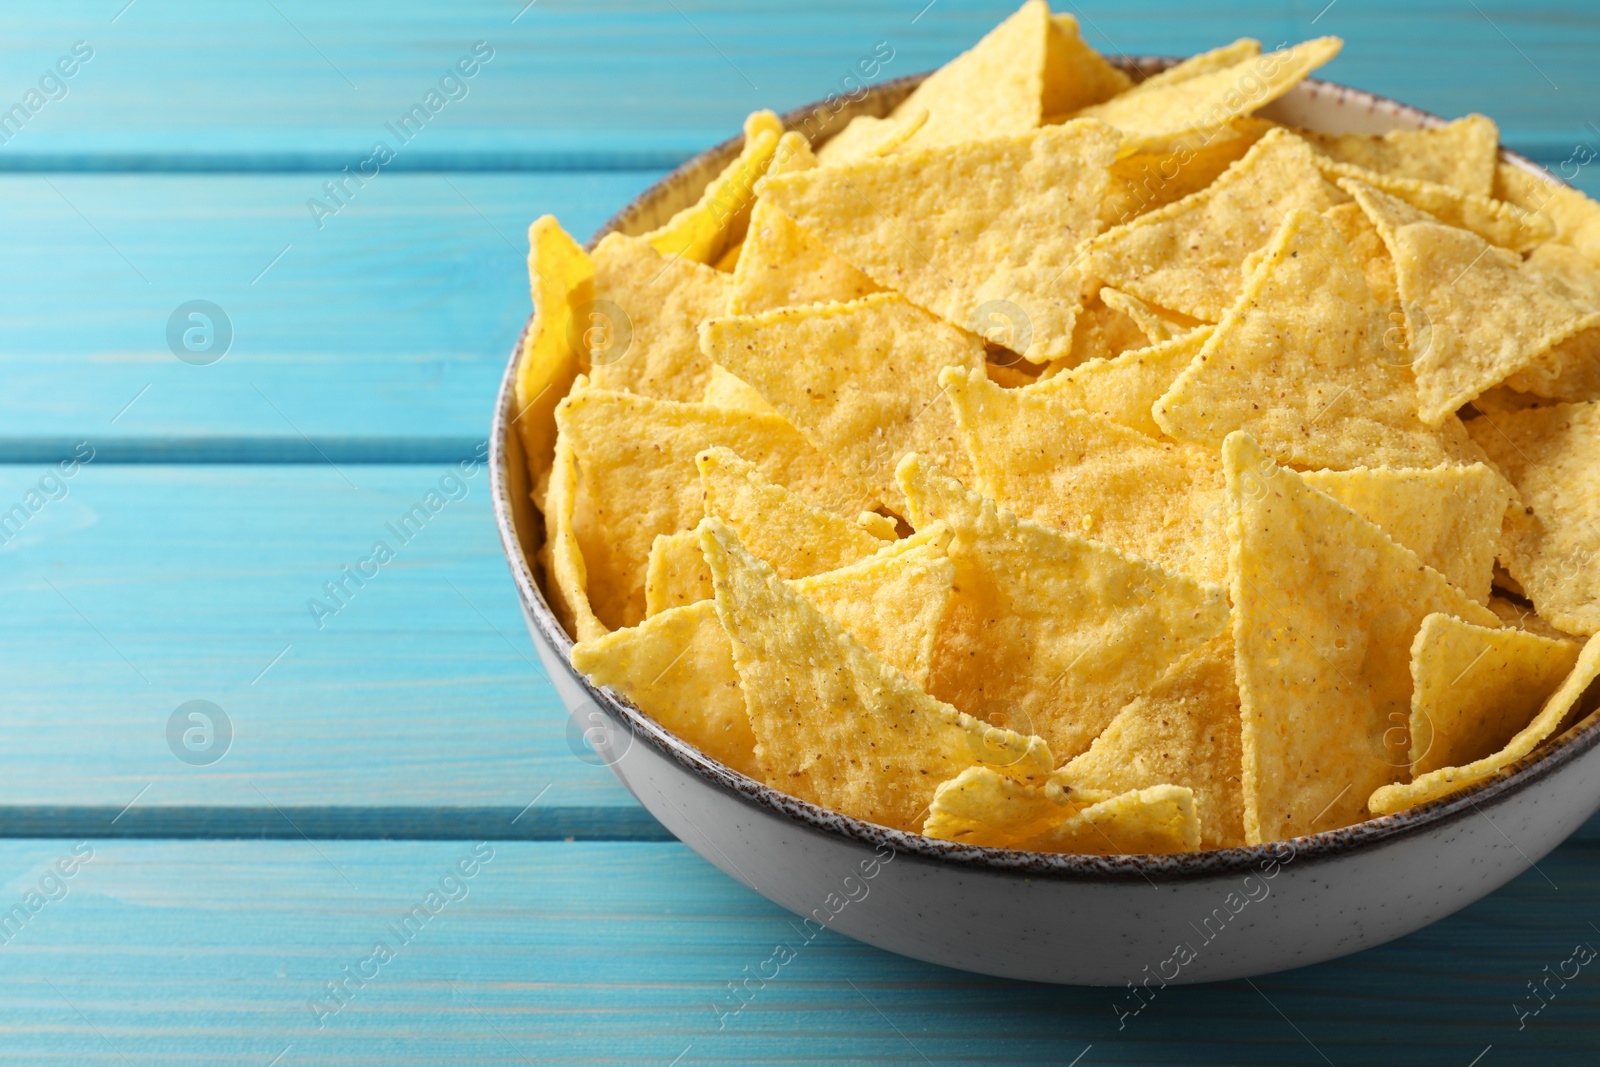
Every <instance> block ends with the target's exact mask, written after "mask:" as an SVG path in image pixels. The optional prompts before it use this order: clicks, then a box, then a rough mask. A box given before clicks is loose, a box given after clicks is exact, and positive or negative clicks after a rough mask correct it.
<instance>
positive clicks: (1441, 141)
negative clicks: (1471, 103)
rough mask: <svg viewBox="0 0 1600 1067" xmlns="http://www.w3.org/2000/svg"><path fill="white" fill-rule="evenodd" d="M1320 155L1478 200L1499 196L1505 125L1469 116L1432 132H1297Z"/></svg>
mask: <svg viewBox="0 0 1600 1067" xmlns="http://www.w3.org/2000/svg"><path fill="white" fill-rule="evenodd" d="M1295 132H1296V133H1298V134H1299V135H1300V136H1301V137H1303V138H1305V140H1306V141H1308V142H1309V143H1310V144H1311V147H1313V148H1315V149H1316V150H1317V151H1318V152H1320V153H1322V154H1323V155H1325V156H1327V157H1328V158H1329V159H1332V160H1334V161H1335V162H1338V163H1349V164H1352V165H1354V166H1357V167H1363V168H1365V169H1367V170H1370V171H1375V172H1377V173H1379V174H1388V175H1392V176H1394V177H1397V178H1415V179H1416V180H1418V181H1423V182H1431V183H1433V184H1435V185H1448V186H1450V187H1451V188H1453V189H1457V190H1460V191H1461V192H1463V193H1472V194H1474V195H1476V196H1483V197H1487V196H1492V195H1493V194H1494V168H1495V165H1496V163H1497V162H1498V161H1499V158H1500V127H1498V126H1496V125H1495V123H1494V120H1493V119H1490V118H1485V117H1484V116H1483V115H1468V116H1466V117H1465V118H1459V119H1456V120H1455V121H1454V122H1450V123H1446V124H1445V125H1443V126H1440V127H1439V128H1437V129H1432V130H1391V131H1390V132H1389V133H1386V134H1383V135H1381V136H1378V135H1373V134H1365V133H1342V134H1332V133H1318V132H1316V131H1314V130H1296V131H1295Z"/></svg>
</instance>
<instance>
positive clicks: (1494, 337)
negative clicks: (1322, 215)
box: [1345, 181, 1600, 426]
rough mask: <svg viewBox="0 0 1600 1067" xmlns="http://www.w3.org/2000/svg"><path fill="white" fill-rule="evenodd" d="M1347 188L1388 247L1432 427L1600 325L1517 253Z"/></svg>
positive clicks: (1599, 314)
mask: <svg viewBox="0 0 1600 1067" xmlns="http://www.w3.org/2000/svg"><path fill="white" fill-rule="evenodd" d="M1345 185H1346V188H1347V189H1349V191H1350V192H1351V193H1352V194H1353V195H1354V196H1355V197H1356V199H1357V202H1358V203H1359V204H1360V205H1361V207H1362V208H1363V209H1364V210H1365V211H1366V212H1367V215H1368V216H1369V217H1370V218H1371V219H1372V221H1373V223H1374V225H1376V226H1377V229H1378V232H1379V233H1380V234H1381V235H1382V237H1383V240H1384V243H1385V244H1387V245H1388V246H1389V254H1390V256H1391V258H1392V259H1393V261H1394V268H1395V279H1396V281H1397V282H1398V284H1399V291H1400V300H1401V303H1402V304H1403V305H1404V306H1405V312H1406V328H1407V330H1408V332H1409V333H1410V336H1411V341H1410V358H1411V369H1412V372H1413V373H1414V375H1415V376H1416V381H1417V395H1418V404H1419V407H1418V412H1419V414H1420V415H1421V416H1422V419H1423V421H1424V422H1426V423H1428V424H1429V425H1433V426H1437V425H1439V424H1440V423H1441V422H1442V421H1443V420H1444V419H1445V418H1447V417H1448V416H1449V415H1450V413H1452V412H1454V411H1455V410H1456V409H1457V408H1459V407H1461V406H1462V405H1463V404H1465V403H1467V402H1469V401H1471V400H1473V399H1474V398H1476V397H1477V396H1478V395H1479V394H1481V393H1482V392H1483V391H1484V390H1486V389H1489V388H1491V387H1492V386H1495V385H1498V384H1500V383H1501V382H1503V381H1505V380H1506V379H1507V378H1508V377H1510V376H1511V375H1513V374H1515V373H1517V372H1518V371H1520V370H1525V369H1527V368H1528V367H1530V366H1531V365H1533V364H1534V362H1535V361H1536V360H1537V359H1538V358H1539V357H1540V356H1542V355H1543V354H1545V353H1546V352H1549V351H1550V349H1552V348H1553V347H1555V346H1556V345H1558V344H1560V343H1562V342H1563V341H1566V340H1568V339H1569V338H1574V337H1576V336H1577V335H1578V334H1579V333H1581V332H1582V331H1584V330H1590V329H1593V328H1595V327H1600V310H1595V309H1593V308H1589V307H1585V306H1584V305H1582V304H1579V303H1576V302H1575V301H1574V300H1573V299H1572V297H1571V296H1570V295H1569V294H1568V292H1566V291H1565V290H1564V288H1563V287H1561V286H1558V285H1556V284H1553V283H1552V282H1551V281H1550V280H1549V279H1548V278H1547V276H1546V275H1545V274H1543V273H1541V272H1539V271H1538V270H1534V269H1530V268H1529V267H1527V265H1526V264H1524V263H1523V261H1522V257H1521V256H1518V255H1517V254H1516V253H1514V252H1508V251H1506V250H1505V249H1503V248H1495V247H1493V246H1491V245H1490V244H1489V243H1488V242H1486V241H1484V240H1483V239H1482V238H1480V237H1478V236H1476V235H1475V234H1472V233H1468V232H1467V231H1465V230H1461V229H1457V228H1456V227H1454V226H1447V225H1444V224H1443V223H1440V222H1439V221H1437V220H1435V219H1432V218H1430V217H1429V216H1428V215H1426V214H1424V213H1423V212H1421V211H1418V210H1416V209H1414V208H1412V207H1411V206H1410V205H1408V204H1406V203H1405V202H1404V201H1400V200H1397V199H1395V198H1394V197H1391V196H1387V195H1385V194H1384V193H1383V192H1381V191H1379V190H1377V189H1375V188H1373V187H1371V186H1367V185H1363V184H1361V183H1359V182H1353V181H1352V182H1346V183H1345Z"/></svg>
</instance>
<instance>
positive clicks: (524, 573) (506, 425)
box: [489, 56, 1600, 882]
mask: <svg viewBox="0 0 1600 1067" xmlns="http://www.w3.org/2000/svg"><path fill="white" fill-rule="evenodd" d="M1179 61H1180V60H1179V59H1177V58H1174V57H1168V56H1121V57H1117V58H1116V59H1114V60H1113V62H1114V63H1115V64H1116V65H1117V66H1119V67H1121V68H1122V69H1124V70H1127V71H1129V72H1130V73H1132V74H1134V75H1135V76H1148V75H1149V74H1151V73H1154V72H1156V71H1159V70H1162V69H1165V68H1166V67H1169V66H1172V65H1173V64H1175V63H1178V62H1179ZM927 73H931V72H924V73H921V74H912V75H907V76H904V77H901V78H896V79H893V80H891V81H885V82H882V83H879V84H878V85H875V86H873V87H871V88H870V89H868V90H866V92H865V93H864V94H863V96H862V97H860V98H858V99H857V100H856V101H855V102H856V103H857V104H859V103H860V102H861V101H862V100H872V99H880V100H881V99H884V98H889V97H892V96H893V95H894V94H900V95H902V96H903V95H904V94H905V93H908V92H909V91H910V90H911V89H912V88H914V87H915V86H916V85H917V83H919V82H920V81H921V80H922V79H923V78H925V77H927ZM1300 86H1301V87H1303V88H1304V91H1308V92H1310V93H1312V94H1313V95H1314V96H1327V97H1330V98H1331V99H1332V100H1333V102H1334V103H1335V104H1336V105H1338V106H1351V107H1359V108H1365V109H1367V110H1369V111H1379V110H1381V111H1384V112H1387V113H1389V114H1392V115H1395V116H1397V117H1400V118H1402V119H1405V120H1409V121H1410V122H1412V123H1414V124H1415V125H1416V127H1417V128H1422V129H1427V128H1437V127H1439V126H1443V125H1445V124H1446V120H1445V119H1443V118H1441V117H1439V116H1437V115H1434V114H1432V113H1431V112H1428V111H1424V110H1422V109H1420V108H1416V107H1412V106H1411V105H1409V104H1403V103H1400V102H1399V101H1397V100H1393V99H1390V98H1388V97H1384V96H1379V95H1377V94H1375V93H1369V92H1366V91H1365V90H1361V89H1354V88H1351V87H1349V86H1345V85H1340V84H1338V83H1336V82H1329V81H1324V80H1321V79H1315V78H1307V79H1305V80H1304V81H1302V82H1301V83H1300ZM1297 88H1299V87H1297ZM832 99H833V98H830V99H829V100H825V101H817V102H814V103H812V104H807V105H805V106H803V107H800V108H796V109H794V110H793V111H790V112H788V113H786V114H785V115H783V116H782V118H783V122H784V127H785V128H786V129H793V128H795V127H796V126H798V125H799V124H800V123H802V122H804V121H806V119H807V118H812V119H814V118H815V116H816V115H818V114H819V113H820V111H821V109H823V108H824V107H829V104H830V101H831V100H832ZM830 111H833V112H834V113H835V114H837V109H832V108H831V107H830ZM841 125H842V123H841ZM829 132H832V131H831V130H830V131H829ZM742 140H743V137H742V134H741V135H735V136H734V137H732V138H729V139H728V140H726V141H723V142H721V143H720V144H717V145H714V146H712V147H711V148H708V149H706V150H705V151H703V152H701V153H699V154H698V155H696V156H694V157H693V158H692V159H689V160H687V161H686V162H684V163H683V164H681V165H680V166H678V167H676V168H674V169H673V170H672V171H671V172H670V173H668V174H666V175H665V176H663V177H662V178H661V179H660V180H659V181H657V182H655V183H654V184H652V185H651V186H650V187H649V188H647V189H645V190H644V191H643V192H641V193H640V194H639V195H638V196H636V197H635V198H634V199H633V200H631V201H629V203H628V204H627V205H625V206H624V207H623V208H622V209H621V210H620V211H618V212H617V213H616V214H615V215H613V216H612V217H611V218H610V219H608V220H607V221H606V222H605V224H604V225H602V226H601V227H600V229H599V230H597V231H596V232H595V234H594V236H593V237H592V238H590V240H589V242H588V243H587V245H586V247H588V248H593V246H594V244H595V243H596V242H598V241H599V240H600V238H602V237H604V236H605V235H606V234H608V233H610V232H612V231H613V230H617V229H621V228H622V227H623V226H625V225H626V224H627V223H628V222H629V221H630V218H631V216H632V215H633V214H634V213H635V212H636V211H637V210H638V209H639V208H640V207H641V206H642V205H646V204H648V203H650V202H651V201H652V200H653V199H655V198H658V197H662V196H664V195H666V193H667V192H668V191H669V190H671V189H672V188H673V187H675V186H676V185H677V184H679V183H681V182H682V181H683V180H685V178H684V176H685V175H687V174H690V173H692V172H694V171H696V170H705V169H707V168H709V167H710V166H712V165H713V164H715V163H716V162H719V161H725V160H727V159H731V158H732V157H733V156H734V155H735V154H736V153H737V151H738V149H739V146H740V145H741V143H742ZM1500 161H1501V162H1505V163H1509V164H1511V165H1513V166H1516V167H1518V168H1519V169H1522V170H1525V171H1528V172H1530V173H1532V174H1535V175H1537V176H1538V177H1540V178H1541V179H1543V180H1545V181H1548V182H1551V183H1552V184H1554V185H1557V186H1559V187H1566V186H1567V183H1566V182H1564V181H1561V180H1560V179H1559V178H1557V177H1556V176H1555V175H1554V174H1552V173H1551V172H1550V171H1548V170H1546V169H1545V168H1543V167H1540V166H1539V165H1538V164H1536V163H1534V162H1533V161H1532V160H1530V159H1528V158H1526V157H1525V156H1522V155H1519V154H1517V153H1515V152H1511V151H1509V150H1507V149H1505V148H1501V149H1500ZM532 325H533V316H532V314H530V315H529V317H528V320H527V322H526V323H525V324H524V325H523V328H522V331H521V333H519V335H518V337H517V343H516V345H515V347H514V348H513V349H512V352H511V357H510V359H509V361H508V362H507V365H506V370H505V373H504V375H503V376H502V378H501V382H500V389H499V393H498V395H497V397H496V403H495V411H494V418H493V425H492V429H491V433H490V438H489V473H490V490H491V496H492V500H493V506H494V513H495V525H496V527H497V528H498V531H499V534H500V542H501V547H502V548H503V549H504V551H505V554H506V560H507V563H508V564H509V566H510V569H511V574H512V578H513V580H514V582H515V584H516V586H517V592H518V595H519V596H520V598H521V600H522V606H523V610H524V613H525V614H526V616H527V618H528V620H529V621H530V622H531V623H532V624H533V626H534V628H535V629H536V631H537V634H538V636H539V637H541V638H542V639H543V640H544V642H545V643H546V644H547V645H549V647H550V649H551V650H552V651H553V652H555V653H556V654H557V655H558V656H559V658H560V659H561V662H562V667H563V669H565V671H566V672H567V674H568V675H569V676H570V677H571V679H572V680H573V681H574V682H575V683H576V684H577V685H578V686H579V687H580V689H581V690H582V691H583V692H585V693H586V695H587V696H588V698H589V700H591V701H592V702H593V703H594V704H595V705H596V706H597V707H598V708H600V709H601V710H602V711H604V712H605V713H606V715H607V717H608V718H609V719H610V720H611V721H612V722H614V723H619V724H621V725H622V726H623V727H624V728H625V729H626V730H627V731H628V743H629V744H630V745H631V744H632V743H633V741H635V740H638V741H642V742H643V743H645V744H647V745H649V746H650V747H651V748H652V749H654V750H655V751H656V752H657V754H659V755H663V756H666V757H668V758H669V759H671V760H672V761H673V762H675V763H677V764H678V765H679V766H680V767H682V768H684V769H685V770H687V771H689V772H690V773H691V774H692V775H693V776H694V777H695V778H696V779H698V780H699V781H700V782H702V783H703V784H706V785H709V786H711V787H712V788H714V789H716V790H717V791H719V792H720V793H722V794H724V795H727V796H731V797H733V798H736V799H737V800H739V801H741V802H743V803H744V804H747V805H749V806H751V807H753V808H755V809H758V810H760V811H761V812H763V813H764V814H766V815H768V816H772V817H777V818H780V819H784V820H786V821H788V822H789V823H791V824H793V825H794V826H796V827H798V828H803V829H806V830H809V831H811V832H813V833H816V834H820V835H822V836H824V837H828V838H831V839H834V840H835V841H838V840H840V839H843V840H845V841H848V842H853V843H855V844H859V845H863V846H865V847H868V848H877V847H881V846H887V847H889V848H891V849H892V850H893V851H894V853H895V854H896V855H897V856H909V857H915V858H920V859H922V860H925V861H928V862H931V863H934V864H937V865H948V866H952V867H955V868H957V869H962V868H965V869H976V870H982V871H985V872H991V873H996V874H1012V875H1017V876H1021V877H1025V878H1028V879H1036V878H1044V879H1049V880H1052V881H1062V880H1065V881H1082V882H1091V881H1117V882H1122V881H1129V880H1137V879H1143V880H1145V881H1147V882H1153V881H1155V880H1163V881H1169V882H1175V881H1189V880H1194V879H1206V878H1218V877H1223V876H1228V875H1237V874H1242V873H1249V872H1252V871H1256V870H1265V869H1267V867H1268V866H1269V865H1271V864H1274V863H1283V862H1287V861H1288V860H1289V859H1293V860H1294V862H1295V865H1296V866H1297V867H1299V866H1301V865H1303V864H1304V863H1305V862H1306V861H1308V860H1309V861H1317V860H1331V859H1335V858H1338V857H1341V856H1345V855H1349V854H1351V853H1354V852H1358V851H1364V850H1366V851H1370V850H1373V849H1376V848H1380V847H1384V846H1389V845H1394V844H1397V843H1399V842H1401V841H1403V840H1404V839H1406V838H1408V837H1414V836H1416V835H1418V834H1420V833H1422V832H1423V831H1424V830H1433V829H1438V828H1442V827H1445V826H1447V825H1449V824H1451V823H1454V822H1456V821H1458V820H1460V819H1464V818H1466V817H1468V816H1470V815H1473V814H1484V808H1485V806H1498V805H1499V804H1502V803H1504V802H1506V801H1509V800H1511V799H1512V798H1514V797H1515V796H1516V795H1517V794H1519V793H1520V792H1522V791H1523V790H1524V789H1526V788H1527V787H1529V786H1531V785H1532V784H1534V783H1535V782H1538V781H1541V780H1543V779H1545V778H1547V777H1549V776H1550V775H1552V774H1554V773H1555V772H1556V771H1557V770H1559V769H1560V768H1562V767H1564V766H1566V765H1567V764H1569V763H1571V762H1572V761H1574V760H1576V759H1577V758H1579V757H1580V756H1582V755H1583V754H1584V753H1586V752H1588V751H1589V750H1590V749H1592V748H1594V747H1595V746H1596V745H1597V744H1600V709H1597V710H1595V711H1594V712H1592V713H1590V714H1589V715H1587V716H1586V717H1584V718H1583V719H1582V720H1581V721H1579V722H1578V723H1577V724H1575V725H1573V726H1571V727H1570V728H1568V729H1567V730H1566V731H1564V732H1563V733H1562V734H1561V735H1559V736H1558V737H1556V738H1553V739H1549V740H1547V741H1546V742H1545V743H1544V744H1543V745H1541V746H1539V747H1538V748H1536V749H1535V750H1534V751H1533V752H1532V753H1530V754H1529V755H1528V756H1526V757H1524V758H1523V759H1521V760H1518V761H1517V762H1515V763H1513V764H1511V765H1509V766H1507V767H1505V768H1502V769H1501V770H1500V771H1498V772H1496V773H1495V774H1493V775H1491V776H1489V777H1488V778H1485V779H1483V780H1482V781H1480V782H1478V783H1476V784H1474V785H1472V786H1470V787H1468V788H1466V789H1463V790H1460V791H1457V792H1455V793H1451V794H1449V795H1447V796H1444V797H1441V798H1439V799H1437V800H1434V801H1432V802H1430V803H1427V804H1422V805H1418V806H1417V807H1414V808H1409V809H1407V810H1405V811H1401V812H1397V813H1395V814H1393V815H1384V816H1379V817H1377V818H1373V819H1367V820H1365V821H1363V822H1359V823H1355V824H1354V825H1351V826H1346V827H1341V828H1339V829H1336V830H1325V831H1323V832H1321V833H1316V834H1307V835H1304V836H1301V837H1294V838H1287V839H1283V840H1280V841H1270V842H1264V843H1262V844H1259V845H1242V846H1238V847H1235V848H1226V849H1214V850H1209V851H1198V852H1182V853H1173V854H1165V855H1150V854H1131V853H1130V854H1115V855H1085V854H1078V853H1054V852H1030V851H1025V850H1020V849H1002V848H989V847H986V846H980V845H967V844H961V843H959V842H953V841H944V840H939V839H936V838H931V837H927V836H924V835H922V834H919V833H913V832H910V831H905V830H896V829H892V828H889V827H885V826H881V825H878V824H876V823H870V822H867V821H865V820H863V819H858V818H855V817H854V816H850V815H844V814H841V813H839V812H835V811H831V810H829V809H827V808H824V807H822V806H820V805H817V804H812V803H810V802H809V801H805V800H801V799H800V798H798V797H794V796H790V795H789V794H787V793H783V792H781V791H780V790H777V789H774V788H772V787H771V786H768V785H765V784H763V783H761V782H759V781H757V780H755V779H753V778H750V777H747V776H746V775H744V774H741V773H740V772H738V771H736V770H734V769H732V768H731V767H728V766H726V765H725V764H723V763H721V762H719V761H717V760H715V759H713V758H712V757H710V756H707V755H705V754H704V753H702V752H700V750H699V749H697V748H695V747H694V746H693V745H691V744H689V743H688V742H687V741H685V740H683V739H682V738H680V737H678V736H677V735H676V734H673V733H672V732H671V731H669V730H667V729H666V728H665V727H663V726H662V725H661V724H659V723H658V722H656V720H655V719H653V718H651V717H650V716H649V715H648V714H647V713H645V712H644V711H642V710H641V709H639V708H638V707H637V706H635V705H634V704H633V703H632V702H631V701H629V700H628V699H627V698H625V697H623V696H622V695H621V694H619V693H616V692H615V691H613V690H611V689H610V688H609V687H603V686H595V685H593V684H591V683H590V681H589V680H588V679H587V678H586V677H584V676H583V674H581V673H580V672H579V671H577V670H576V669H575V668H574V667H573V666H572V664H571V652H572V646H573V643H574V642H573V640H572V638H571V637H570V636H569V635H568V634H567V632H566V630H565V629H564V628H563V627H562V625H561V623H560V621H559V620H558V619H557V618H556V615H555V612H554V611H553V610H552V609H551V607H550V603H549V601H548V600H547V599H546V597H545V595H544V590H543V588H542V586H541V584H540V582H539V580H538V579H537V578H536V577H535V574H534V570H533V567H532V565H531V562H530V560H529V559H528V556H527V553H525V552H524V551H523V547H522V540H521V538H520V537H519V536H518V531H517V528H516V522H515V516H514V513H513V507H512V502H511V487H510V485H509V472H508V467H507V461H506V444H505V441H506V435H507V433H509V432H510V429H511V422H512V421H513V418H514V415H513V410H514V407H515V388H516V373H517V363H518V360H519V358H520V356H521V353H522V348H523V344H524V342H525V340H526V337H527V333H528V330H529V329H531V328H532ZM528 488H529V487H527V486H519V487H518V490H517V491H518V492H519V493H521V494H523V495H526V494H527V492H528ZM1485 817H1486V818H1487V815H1485Z"/></svg>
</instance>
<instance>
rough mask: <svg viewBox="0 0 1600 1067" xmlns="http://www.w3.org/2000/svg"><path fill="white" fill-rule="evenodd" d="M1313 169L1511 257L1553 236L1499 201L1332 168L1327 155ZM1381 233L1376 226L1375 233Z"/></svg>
mask: <svg viewBox="0 0 1600 1067" xmlns="http://www.w3.org/2000/svg"><path fill="white" fill-rule="evenodd" d="M1317 165H1318V166H1320V167H1321V168H1322V170H1323V173H1324V174H1325V175H1327V177H1328V178H1329V180H1332V181H1337V182H1339V184H1340V185H1341V186H1343V185H1344V183H1346V182H1350V181H1357V182H1361V183H1362V184H1364V185H1370V186H1372V187H1373V188H1374V189H1378V190H1381V191H1382V192H1384V193H1386V194H1388V195H1389V196H1392V197H1394V198H1395V199H1397V200H1401V201H1403V202H1405V203H1406V204H1409V205H1410V206H1411V207H1414V208H1416V209H1417V210H1418V211H1424V212H1427V213H1428V214H1430V215H1432V216H1433V217H1434V218H1435V219H1436V220H1437V221H1439V222H1442V223H1444V224H1446V225H1447V226H1454V227H1457V228H1459V229H1463V230H1470V231H1471V232H1472V233H1474V234H1476V235H1478V236H1479V237H1481V238H1483V239H1484V240H1485V241H1487V242H1489V243H1490V244H1493V245H1498V246H1500V247H1501V248H1507V249H1510V250H1511V251H1513V252H1527V251H1530V250H1531V249H1533V248H1534V247H1535V246H1537V245H1539V244H1540V243H1541V242H1544V241H1548V240H1549V239H1550V238H1551V237H1553V236H1554V235H1555V229H1554V227H1552V226H1551V224H1550V223H1549V221H1548V220H1547V219H1545V218H1543V217H1542V216H1540V215H1530V214H1528V213H1527V212H1526V211H1523V210H1522V209H1521V208H1518V207H1514V206H1513V205H1511V204H1508V203H1506V202H1504V201H1502V200H1494V199H1492V198H1490V197H1487V196H1478V195H1476V194H1474V193H1463V192H1461V191H1460V190H1459V189H1453V188H1451V187H1450V186H1448V185H1439V184H1437V183H1436V182H1424V181H1418V180H1417V179H1415V178H1398V177H1395V176H1393V175H1389V174H1379V173H1378V172H1377V171H1372V170H1367V169H1366V168H1365V167H1357V166H1352V165H1351V164H1349V163H1335V162H1334V161H1333V160H1331V159H1328V158H1327V157H1326V156H1319V157H1317ZM1382 228H1383V227H1382V226H1381V225H1380V226H1379V229H1380V230H1381V229H1382Z"/></svg>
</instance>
